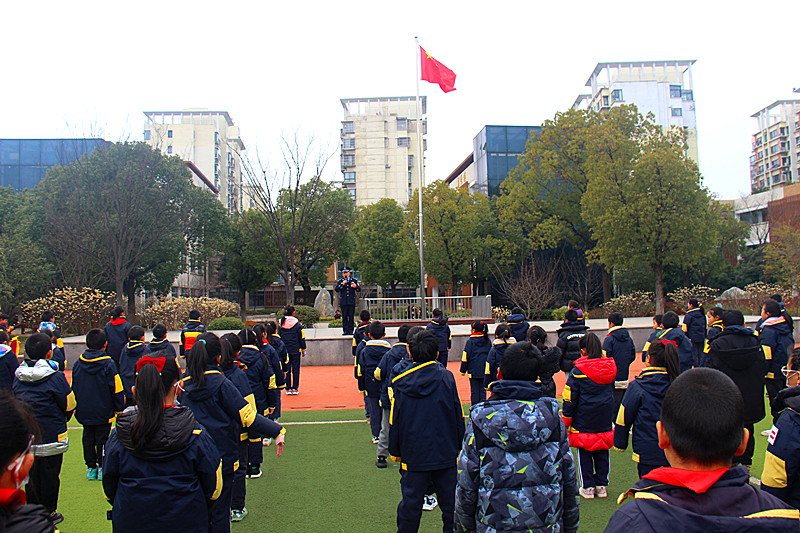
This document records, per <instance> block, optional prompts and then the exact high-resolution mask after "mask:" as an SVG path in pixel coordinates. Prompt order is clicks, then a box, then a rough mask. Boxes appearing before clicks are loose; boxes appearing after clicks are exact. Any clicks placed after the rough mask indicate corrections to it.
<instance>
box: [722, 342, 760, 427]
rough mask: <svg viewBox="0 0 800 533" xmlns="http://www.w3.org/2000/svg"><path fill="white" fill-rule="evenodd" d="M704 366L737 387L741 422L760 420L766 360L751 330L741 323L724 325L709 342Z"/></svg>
mask: <svg viewBox="0 0 800 533" xmlns="http://www.w3.org/2000/svg"><path fill="white" fill-rule="evenodd" d="M708 366H710V367H711V368H716V369H717V370H720V371H721V372H723V373H724V374H726V375H727V376H728V377H729V378H731V379H732V380H733V382H734V383H736V386H737V387H739V390H740V391H741V393H742V399H743V400H744V423H745V424H755V423H756V422H758V421H760V420H763V419H764V416H765V414H766V413H765V412H764V375H765V374H766V373H767V361H766V359H765V357H764V350H763V348H762V347H761V343H759V342H758V337H757V336H756V334H755V333H754V332H753V330H751V329H749V328H746V327H744V326H728V327H727V328H725V330H723V332H722V333H720V334H719V335H717V338H715V339H714V340H713V341H711V346H710V348H709V351H708Z"/></svg>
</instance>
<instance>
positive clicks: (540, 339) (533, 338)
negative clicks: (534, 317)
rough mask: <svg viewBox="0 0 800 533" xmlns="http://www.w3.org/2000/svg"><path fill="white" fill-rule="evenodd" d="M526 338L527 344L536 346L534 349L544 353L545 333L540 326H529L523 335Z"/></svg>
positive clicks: (545, 346)
mask: <svg viewBox="0 0 800 533" xmlns="http://www.w3.org/2000/svg"><path fill="white" fill-rule="evenodd" d="M525 336H526V337H528V342H530V343H531V344H533V345H534V346H536V348H537V349H538V350H539V351H540V352H542V353H544V352H545V350H547V332H546V331H545V330H544V328H543V327H542V326H536V325H534V326H531V327H529V328H528V332H527V333H526V335H525Z"/></svg>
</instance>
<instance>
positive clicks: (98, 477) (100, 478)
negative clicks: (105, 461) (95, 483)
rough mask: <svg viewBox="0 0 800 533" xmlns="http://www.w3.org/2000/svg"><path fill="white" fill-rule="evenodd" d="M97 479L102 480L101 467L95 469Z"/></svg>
mask: <svg viewBox="0 0 800 533" xmlns="http://www.w3.org/2000/svg"><path fill="white" fill-rule="evenodd" d="M97 479H98V480H99V481H103V469H102V468H98V469H97Z"/></svg>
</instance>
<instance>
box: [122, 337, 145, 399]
mask: <svg viewBox="0 0 800 533" xmlns="http://www.w3.org/2000/svg"><path fill="white" fill-rule="evenodd" d="M146 353H147V345H146V344H145V343H144V342H143V341H129V342H128V344H126V345H125V347H124V348H122V353H120V354H119V359H118V360H117V362H118V363H119V377H120V378H121V379H122V387H123V388H124V389H125V396H127V397H128V398H129V399H133V394H132V392H131V387H133V384H134V381H135V379H136V363H138V362H139V359H141V358H142V357H143V356H144V355H145V354H146Z"/></svg>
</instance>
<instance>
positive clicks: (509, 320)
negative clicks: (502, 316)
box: [506, 313, 525, 324]
mask: <svg viewBox="0 0 800 533" xmlns="http://www.w3.org/2000/svg"><path fill="white" fill-rule="evenodd" d="M522 322H525V317H524V316H522V314H520V313H515V314H513V315H508V316H507V317H506V324H521V323H522Z"/></svg>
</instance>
